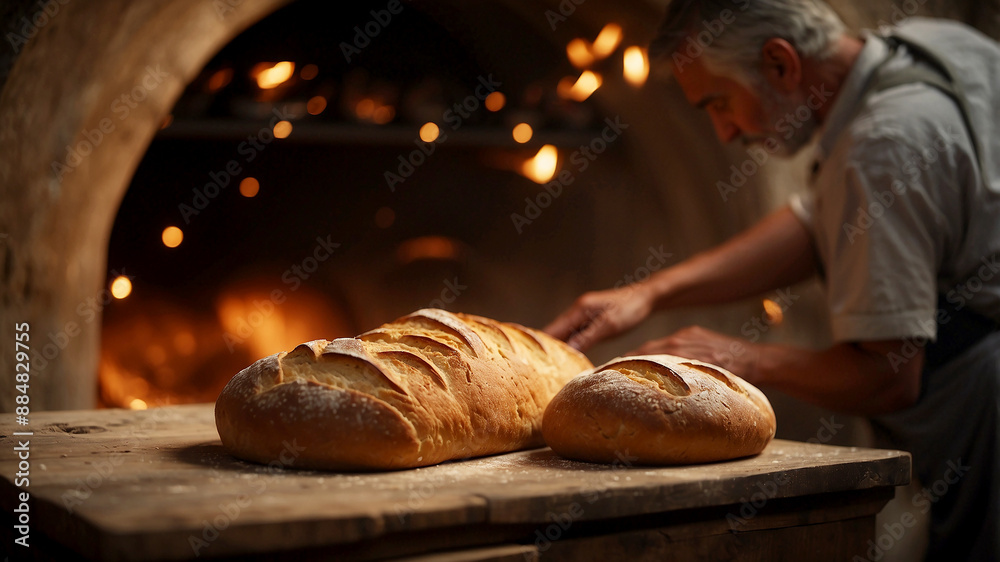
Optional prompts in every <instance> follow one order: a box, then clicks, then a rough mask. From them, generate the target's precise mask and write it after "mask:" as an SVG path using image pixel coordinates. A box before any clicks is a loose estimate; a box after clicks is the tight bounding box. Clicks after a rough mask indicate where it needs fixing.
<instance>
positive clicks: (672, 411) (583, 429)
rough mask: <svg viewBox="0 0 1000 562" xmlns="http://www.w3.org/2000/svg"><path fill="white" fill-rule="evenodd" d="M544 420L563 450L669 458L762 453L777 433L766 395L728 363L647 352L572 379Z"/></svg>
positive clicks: (572, 454)
mask: <svg viewBox="0 0 1000 562" xmlns="http://www.w3.org/2000/svg"><path fill="white" fill-rule="evenodd" d="M542 427H543V431H544V436H545V442H546V443H547V444H548V445H549V446H550V447H552V449H553V450H554V451H555V452H556V453H558V454H560V455H562V456H564V457H568V458H572V459H577V460H585V461H592V462H615V461H616V460H620V459H623V458H624V459H628V460H629V462H634V463H635V464H651V465H663V464H689V463H702V462H713V461H720V460H726V459H733V458H738V457H745V456H749V455H755V454H757V453H759V452H761V451H762V450H764V447H765V446H767V444H768V443H769V442H770V441H771V439H772V438H773V437H774V432H775V427H776V421H775V417H774V410H773V409H772V408H771V404H770V403H769V402H768V400H767V397H766V396H764V394H763V393H762V392H761V391H760V390H758V389H757V388H756V387H754V386H753V385H751V384H749V383H747V382H746V381H744V380H743V379H741V378H739V377H737V376H736V375H734V374H732V373H730V372H729V371H726V370H725V369H722V368H720V367H717V366H715V365H711V364H708V363H703V362H701V361H695V360H690V359H684V358H681V357H675V356H671V355H647V356H638V357H624V358H618V359H614V360H612V361H610V362H608V363H606V364H604V365H602V366H600V367H597V368H596V369H593V370H592V371H590V372H586V373H583V374H581V375H580V376H578V377H576V378H574V379H573V380H571V381H570V382H569V383H567V384H566V386H565V387H564V388H563V389H562V390H561V391H559V393H558V394H557V395H556V396H555V397H554V398H553V399H552V401H551V402H550V403H549V406H548V408H547V409H546V411H545V416H544V422H543V426H542Z"/></svg>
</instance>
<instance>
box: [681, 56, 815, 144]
mask: <svg viewBox="0 0 1000 562" xmlns="http://www.w3.org/2000/svg"><path fill="white" fill-rule="evenodd" d="M673 71H674V76H675V77H676V79H677V82H678V83H679V84H680V86H681V89H682V90H684V95H685V96H686V97H687V99H688V101H689V102H690V103H691V105H693V106H695V107H697V108H699V109H704V110H705V111H707V112H708V115H709V117H711V119H712V123H713V124H714V125H715V134H716V135H717V136H718V137H719V140H721V141H722V142H723V143H730V142H733V141H735V140H740V141H742V142H743V144H745V145H753V144H763V143H765V142H766V143H767V144H768V145H769V147H777V150H772V152H775V153H776V154H777V155H779V156H785V157H790V156H793V155H795V154H796V153H797V152H798V151H799V150H801V149H802V148H803V147H805V146H806V145H807V144H809V141H810V139H811V138H812V136H813V133H814V132H815V131H816V129H817V128H818V127H819V122H818V120H817V118H816V116H815V115H814V114H810V115H809V118H808V119H806V120H805V121H800V120H799V119H798V118H796V117H795V115H796V110H797V109H799V108H800V107H801V106H802V105H803V104H804V103H805V98H804V96H803V95H802V94H801V93H798V92H795V93H793V94H791V95H786V94H783V93H780V92H778V91H776V90H775V89H774V88H772V87H771V86H770V85H769V84H768V83H767V82H766V81H765V80H764V79H763V78H761V79H760V80H759V81H758V83H757V84H756V87H755V88H753V89H750V88H747V87H746V86H744V85H743V84H741V83H740V82H737V81H736V80H733V79H732V78H729V77H726V76H720V75H718V74H715V73H713V72H712V71H710V70H709V69H707V68H706V67H705V65H704V63H703V61H702V59H701V58H698V59H696V60H695V61H694V62H692V63H689V64H686V65H685V66H684V67H683V68H682V69H681V68H678V67H677V66H676V65H675V66H674V68H673ZM800 98H801V99H800Z"/></svg>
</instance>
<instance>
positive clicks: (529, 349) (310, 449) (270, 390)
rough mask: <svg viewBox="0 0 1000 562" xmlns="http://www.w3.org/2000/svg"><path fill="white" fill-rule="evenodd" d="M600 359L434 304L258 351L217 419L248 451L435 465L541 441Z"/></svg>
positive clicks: (268, 456)
mask: <svg viewBox="0 0 1000 562" xmlns="http://www.w3.org/2000/svg"><path fill="white" fill-rule="evenodd" d="M592 367H593V365H592V364H591V363H590V361H589V360H587V358H586V357H585V356H584V355H583V354H581V353H579V352H578V351H576V350H574V349H572V348H570V347H569V346H567V345H566V344H564V343H563V342H561V341H558V340H556V339H555V338H552V337H550V336H548V335H546V334H544V333H541V332H538V331H535V330H532V329H529V328H525V327H523V326H518V325H516V324H510V323H505V322H497V321H494V320H490V319H487V318H482V317H478V316H472V315H467V314H452V313H450V312H446V311H443V310H437V309H424V310H419V311H417V312H415V313H413V314H410V315H409V316H405V317H403V318H400V319H398V320H396V321H394V322H392V323H389V324H385V325H383V326H381V327H379V328H377V329H375V330H372V331H370V332H367V333H364V334H362V335H360V336H358V337H356V338H342V339H335V340H332V341H326V340H317V341H312V342H309V343H304V344H302V345H299V346H298V347H296V348H295V349H294V350H292V351H291V352H288V353H285V352H282V353H278V354H276V355H272V356H270V357H266V358H264V359H261V360H259V361H257V362H256V363H254V364H253V365H251V366H249V367H247V368H246V369H244V370H243V371H241V372H240V373H238V374H237V375H236V376H235V377H233V379H232V380H231V381H229V384H227V385H226V387H225V389H223V391H222V394H221V395H220V396H219V399H218V401H217V402H216V406H215V421H216V426H217V428H218V430H219V436H220V437H221V438H222V444H223V446H225V448H226V449H227V450H228V451H229V452H230V453H232V454H233V455H235V456H237V457H239V458H242V459H246V460H251V461H257V462H261V463H271V462H275V461H279V462H287V459H290V458H292V456H291V455H293V454H294V461H293V462H292V463H291V466H294V467H305V468H320V469H330V470H384V469H399V468H411V467H418V466H426V465H431V464H436V463H440V462H443V461H447V460H451V459H461V458H468V457H476V456H482V455H490V454H497V453H503V452H507V451H514V450H518V449H524V448H529V447H537V446H542V445H543V444H544V443H543V441H542V434H541V424H542V415H543V414H544V412H545V407H546V406H547V405H548V403H549V400H551V399H552V397H553V396H554V395H555V394H556V392H558V391H559V389H560V388H562V386H563V385H564V384H565V383H566V382H567V381H568V380H569V379H571V378H572V377H573V376H574V375H577V374H579V373H580V372H582V371H585V370H587V369H590V368H592ZM293 445H294V447H293ZM290 449H293V451H292V452H289V450H290Z"/></svg>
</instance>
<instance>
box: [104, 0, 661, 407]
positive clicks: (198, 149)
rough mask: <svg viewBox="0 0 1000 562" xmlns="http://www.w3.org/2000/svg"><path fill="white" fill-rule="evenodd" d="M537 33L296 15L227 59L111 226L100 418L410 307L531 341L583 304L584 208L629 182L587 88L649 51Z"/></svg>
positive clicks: (642, 67)
mask: <svg viewBox="0 0 1000 562" xmlns="http://www.w3.org/2000/svg"><path fill="white" fill-rule="evenodd" d="M535 18H540V19H538V21H535ZM544 18H545V14H544V13H542V12H539V13H538V14H531V17H530V18H529V17H527V16H526V15H525V14H523V13H521V14H519V13H517V12H516V11H515V10H510V9H506V8H504V7H502V5H501V4H499V3H483V4H482V5H479V6H477V7H475V8H464V9H461V10H458V9H456V7H455V6H448V5H446V4H435V5H417V4H411V3H401V2H398V1H394V2H389V3H388V4H385V3H382V4H376V3H356V4H353V5H352V4H350V3H349V4H346V5H341V4H337V5H336V6H335V7H333V6H332V5H330V4H327V3H322V2H319V1H312V0H310V1H300V2H296V3H293V4H291V5H289V6H287V7H286V8H284V9H281V10H279V11H278V12H276V13H274V14H272V15H271V16H269V17H267V18H266V19H264V20H262V21H261V22H259V23H258V24H256V25H254V26H253V27H251V28H249V29H247V30H246V31H245V32H243V33H242V34H241V35H239V36H238V37H236V38H235V39H234V40H233V41H232V42H231V43H230V44H228V45H227V46H226V47H225V48H223V49H222V50H221V51H220V52H219V53H218V54H217V55H216V56H215V57H214V58H213V59H212V60H211V61H210V62H209V63H208V64H207V65H206V66H205V67H204V69H203V70H202V72H201V73H200V75H198V76H197V77H196V78H195V79H194V80H193V81H192V82H191V84H190V85H189V87H188V89H187V91H186V92H185V93H184V95H183V96H182V97H181V99H180V100H179V101H178V102H177V104H176V106H175V107H174V109H173V111H172V113H171V115H170V116H169V117H168V118H167V119H166V120H165V121H164V122H163V124H162V129H161V131H160V132H159V134H158V135H157V137H156V138H155V139H154V141H153V142H152V144H151V146H150V147H149V150H148V152H147V154H146V156H145V158H144V160H143V161H142V162H141V164H140V166H139V168H138V170H137V172H136V174H135V176H134V178H133V180H132V183H131V186H130V188H129V190H128V192H127V194H126V196H125V198H124V200H123V202H122V204H121V207H120V210H119V212H118V216H117V219H116V221H115V224H114V228H113V232H112V237H111V242H110V246H109V254H108V256H109V257H108V274H109V279H108V281H109V286H110V292H111V294H112V295H113V296H114V299H113V300H112V301H111V302H110V304H109V305H108V306H107V307H105V308H104V318H103V322H104V324H103V333H102V351H101V362H100V377H99V379H100V382H99V384H100V401H101V404H102V405H104V406H110V407H129V408H146V407H152V406H156V405H163V404H171V403H185V402H210V401H213V400H214V399H215V398H216V396H218V393H219V391H220V389H221V388H222V386H223V385H224V384H225V383H226V381H227V380H228V379H229V377H231V376H232V375H233V374H234V373H236V372H237V371H238V370H240V369H241V368H243V367H244V366H246V365H248V364H250V363H252V362H253V361H254V360H256V359H257V358H260V357H263V356H266V355H269V354H272V353H276V352H278V351H282V350H288V349H291V348H292V347H294V346H295V345H297V344H299V343H301V342H304V341H309V340H312V339H317V338H326V339H332V338H335V337H343V336H353V335H356V334H357V333H360V332H361V331H364V330H366V329H368V328H371V327H373V326H376V325H378V324H380V323H382V322H386V321H389V320H392V319H393V318H395V317H398V316H401V315H403V314H406V313H408V312H411V311H413V310H415V309H418V308H422V307H437V308H444V309H450V310H461V311H465V312H473V313H479V314H482V315H485V316H490V317H497V318H512V319H519V320H521V321H532V322H535V323H536V324H542V323H544V322H546V321H547V320H548V319H549V318H548V316H547V315H548V314H551V313H553V312H555V308H554V306H557V305H558V304H562V303H564V302H565V299H566V298H568V297H569V296H571V295H573V294H575V293H577V292H578V291H580V290H581V289H585V288H587V287H588V286H589V285H590V283H591V281H592V280H591V279H588V278H587V275H586V274H585V273H580V267H579V264H580V263H581V262H583V261H586V260H587V259H589V257H590V256H591V254H592V253H593V251H594V250H593V248H594V246H595V245H596V244H597V243H598V242H597V241H596V238H598V237H599V233H598V232H596V230H597V229H598V223H597V220H596V218H595V217H596V215H597V213H598V209H597V207H598V206H599V203H598V199H596V198H595V197H594V196H593V193H594V191H595V190H601V189H607V188H608V186H609V185H613V186H619V185H621V184H623V183H627V182H629V181H630V180H629V179H628V177H629V176H628V172H627V168H628V167H627V165H626V163H625V162H624V157H623V156H622V152H623V151H622V148H621V147H622V145H623V144H624V141H621V140H620V137H621V135H622V133H623V131H624V128H625V127H627V126H628V125H627V124H624V123H622V122H621V120H620V118H619V119H617V121H616V119H615V118H613V117H612V116H609V114H608V112H606V111H602V110H601V108H600V107H599V106H598V105H597V104H596V103H595V101H594V98H595V95H594V94H595V92H597V91H598V90H599V89H600V88H602V87H615V88H619V89H623V91H626V90H624V89H627V88H639V87H641V86H642V85H643V83H644V82H645V80H646V77H647V75H648V68H649V66H648V61H647V60H646V57H645V54H644V51H643V50H642V49H641V48H640V47H639V46H638V45H639V44H640V42H641V41H642V40H644V39H645V37H629V36H628V35H627V34H626V32H625V30H623V28H622V26H621V25H620V24H619V23H617V22H615V21H610V20H609V21H607V22H606V23H604V24H603V25H601V26H600V27H599V28H597V29H596V30H595V31H594V32H591V33H590V34H589V35H588V36H585V37H572V38H571V39H570V40H568V41H567V40H566V38H565V37H566V30H564V31H563V32H556V31H553V29H554V28H553V29H550V28H549V25H548V23H547V20H545V19H544ZM569 27H570V26H567V29H568V28H569ZM557 295H558V296H557ZM559 299H563V301H561V302H559V303H557V302H556V301H559ZM540 303H544V305H540ZM525 319H527V320H525Z"/></svg>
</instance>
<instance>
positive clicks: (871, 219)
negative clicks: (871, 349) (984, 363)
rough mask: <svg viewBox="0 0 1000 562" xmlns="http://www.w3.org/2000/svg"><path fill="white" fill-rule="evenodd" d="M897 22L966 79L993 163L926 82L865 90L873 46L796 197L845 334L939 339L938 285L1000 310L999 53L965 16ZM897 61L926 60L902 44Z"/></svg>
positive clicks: (996, 314) (882, 48)
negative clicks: (805, 187)
mask: <svg viewBox="0 0 1000 562" xmlns="http://www.w3.org/2000/svg"><path fill="white" fill-rule="evenodd" d="M899 29H900V31H902V32H906V33H908V34H909V36H912V37H916V38H919V39H921V40H922V42H923V43H925V44H928V45H934V46H938V45H941V46H944V48H943V50H942V51H941V52H940V53H939V56H940V57H941V58H944V59H946V60H948V61H949V63H952V64H951V65H952V67H953V68H954V70H955V72H956V74H958V75H959V77H960V78H959V81H960V82H961V83H962V84H963V88H964V90H965V94H966V100H967V103H968V105H969V107H970V108H971V109H972V111H970V113H971V114H972V115H971V119H972V121H973V127H975V129H976V136H977V138H978V139H980V140H979V142H980V146H981V147H982V150H981V157H982V158H981V159H982V161H983V164H984V166H983V167H984V170H985V171H986V174H985V180H984V176H983V175H981V174H980V166H979V163H978V161H977V157H976V151H975V149H974V147H973V144H972V140H971V137H970V134H969V131H968V130H967V127H966V126H965V124H964V121H963V118H962V114H961V111H960V110H959V108H958V106H957V104H956V103H955V102H954V101H953V100H952V98H951V97H949V96H948V95H947V94H945V93H943V92H941V91H940V90H938V89H936V88H934V87H932V86H929V85H926V84H922V83H916V84H907V85H904V86H899V87H896V88H892V89H888V90H885V91H883V92H880V93H877V94H874V95H872V96H870V97H868V98H867V99H865V96H864V92H865V89H866V86H867V84H868V83H869V80H870V79H871V77H872V75H873V72H874V71H875V69H876V67H878V65H879V64H880V63H881V62H882V61H883V60H886V58H887V57H888V56H889V55H890V49H889V47H888V45H887V43H886V42H885V40H884V39H882V38H881V37H879V36H878V35H875V34H867V35H866V36H865V46H864V48H863V50H862V51H861V54H860V56H859V58H858V59H857V62H856V63H855V65H854V67H853V68H852V70H851V72H850V74H849V76H848V78H847V80H846V81H845V83H844V84H843V86H842V88H841V90H840V92H839V94H838V97H837V99H836V100H835V102H834V105H833V107H832V108H831V110H830V112H829V113H828V115H827V118H826V121H825V123H824V124H823V128H822V130H821V133H820V134H821V137H820V142H819V148H818V153H819V154H818V162H819V168H818V171H817V173H816V174H815V177H814V179H813V185H812V189H811V190H810V191H809V192H807V193H805V194H802V195H799V196H796V197H793V199H792V201H791V206H792V209H793V210H794V211H795V213H796V215H797V216H798V217H799V219H800V220H802V221H803V223H804V224H805V225H806V226H807V228H808V229H809V230H810V232H811V234H812V235H813V237H814V241H815V244H816V249H817V251H818V253H819V257H820V261H821V263H822V267H823V275H824V277H825V281H826V289H827V291H826V293H827V300H828V306H829V309H830V313H831V318H832V323H833V326H832V328H833V335H834V338H835V339H836V340H838V341H864V340H886V339H907V338H924V337H927V338H934V337H935V336H936V334H937V327H938V323H939V322H942V321H944V322H946V321H947V317H946V314H944V311H939V310H938V307H937V305H938V295H945V296H946V297H947V300H948V302H949V303H951V304H952V305H954V306H956V307H958V308H960V309H961V308H964V307H966V306H968V307H970V308H971V309H972V310H975V311H977V312H979V313H980V314H983V315H985V316H988V317H991V318H993V319H995V320H1000V123H998V122H997V120H998V119H1000V113H998V110H997V109H996V106H997V105H998V104H1000V57H998V56H997V53H998V52H1000V51H998V47H997V45H996V43H993V42H992V41H990V40H988V39H986V38H985V37H983V36H981V35H979V34H978V33H976V32H973V31H971V30H970V28H967V27H965V26H962V25H960V24H956V23H954V22H945V21H935V20H926V19H919V18H917V19H914V20H911V22H906V23H904V24H903V25H902V26H901V27H900V28H899ZM892 57H893V59H892V61H891V62H889V63H888V64H887V66H886V69H889V68H900V67H903V66H906V65H913V64H915V61H914V58H913V56H912V55H911V54H910V53H909V52H907V49H906V48H905V47H902V48H900V49H899V50H898V51H897V52H896V53H895V54H894V55H892Z"/></svg>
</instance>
